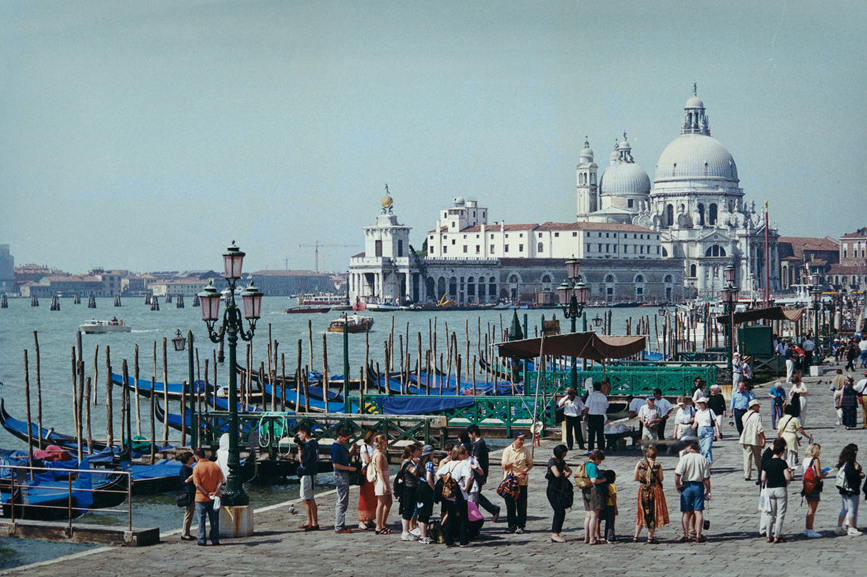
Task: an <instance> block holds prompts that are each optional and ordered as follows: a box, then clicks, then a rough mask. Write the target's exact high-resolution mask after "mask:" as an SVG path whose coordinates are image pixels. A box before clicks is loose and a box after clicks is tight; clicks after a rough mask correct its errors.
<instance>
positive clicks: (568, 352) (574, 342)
mask: <svg viewBox="0 0 867 577" xmlns="http://www.w3.org/2000/svg"><path fill="white" fill-rule="evenodd" d="M497 347H499V349H500V352H499V355H500V356H501V357H512V358H518V359H531V358H535V357H538V356H539V352H540V350H541V348H542V339H541V338H538V339H524V340H520V341H511V342H505V343H497ZM644 347H645V337H643V336H634V337H616V336H599V335H597V334H596V333H593V332H589V333H569V334H565V335H555V336H551V337H545V349H544V351H543V354H545V355H562V356H565V357H577V358H579V359H591V360H594V361H603V360H605V359H623V358H626V357H629V356H632V355H635V354H638V353H640V352H641V351H643V350H644Z"/></svg>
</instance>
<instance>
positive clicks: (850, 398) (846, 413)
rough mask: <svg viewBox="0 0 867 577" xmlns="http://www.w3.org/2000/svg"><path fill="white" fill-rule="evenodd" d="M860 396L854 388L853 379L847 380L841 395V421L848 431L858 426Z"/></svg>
mask: <svg viewBox="0 0 867 577" xmlns="http://www.w3.org/2000/svg"><path fill="white" fill-rule="evenodd" d="M859 396H860V395H858V393H857V391H855V388H854V387H853V386H852V379H846V383H845V384H844V385H843V393H842V394H841V395H840V410H841V411H842V413H843V417H842V418H841V421H842V423H843V426H844V427H846V430H847V431H849V430H851V429H854V428H856V427H857V426H858V405H859V404H860V399H859Z"/></svg>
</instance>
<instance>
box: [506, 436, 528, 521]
mask: <svg viewBox="0 0 867 577" xmlns="http://www.w3.org/2000/svg"><path fill="white" fill-rule="evenodd" d="M501 463H502V465H503V478H504V479H505V478H506V476H507V475H509V474H512V475H514V476H515V478H517V479H518V487H519V492H518V495H517V496H516V497H515V498H512V497H508V496H507V497H504V499H505V501H506V513H507V515H508V521H509V529H508V530H509V533H518V534H521V533H523V532H524V527H525V526H526V524H527V482H528V478H529V475H528V473H529V472H530V469H532V468H533V459H531V458H530V451H528V450H527V449H525V448H524V433H521V432H517V433H515V439H514V440H513V441H512V444H511V445H509V446H508V447H506V448H505V449H503V458H502V461H501Z"/></svg>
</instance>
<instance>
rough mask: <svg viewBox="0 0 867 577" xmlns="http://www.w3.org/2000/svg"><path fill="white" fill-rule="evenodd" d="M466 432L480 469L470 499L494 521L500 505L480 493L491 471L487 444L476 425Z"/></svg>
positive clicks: (498, 515) (498, 514) (472, 453)
mask: <svg viewBox="0 0 867 577" xmlns="http://www.w3.org/2000/svg"><path fill="white" fill-rule="evenodd" d="M578 430H579V431H580V430H581V427H578ZM467 434H468V435H469V436H470V441H472V443H473V450H472V452H471V456H472V457H473V458H474V459H475V460H476V461H477V462H478V464H479V469H480V471H476V478H475V483H473V490H472V492H471V493H470V501H472V502H473V503H474V504H475V505H477V506H479V507H481V508H482V509H484V510H485V511H487V512H488V513H490V514H491V515H492V516H493V519H492V522H493V523H496V522H497V520H498V519H499V518H500V507H499V506H498V505H494V504H493V503H491V501H490V500H488V498H487V497H486V496H485V495H483V494H482V489H484V487H485V483H487V481H488V475H490V473H491V460H490V451H489V450H488V444H487V443H486V442H485V439H484V438H482V432H481V430H480V429H479V426H478V425H470V426H469V427H467ZM579 439H582V442H583V437H579ZM582 448H583V446H582Z"/></svg>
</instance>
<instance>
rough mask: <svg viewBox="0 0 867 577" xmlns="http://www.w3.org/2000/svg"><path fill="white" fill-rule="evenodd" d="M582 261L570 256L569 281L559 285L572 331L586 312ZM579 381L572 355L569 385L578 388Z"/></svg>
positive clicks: (558, 293) (565, 314)
mask: <svg viewBox="0 0 867 577" xmlns="http://www.w3.org/2000/svg"><path fill="white" fill-rule="evenodd" d="M579 267H580V261H578V259H575V258H570V259H569V260H567V261H566V276H567V277H568V282H567V281H565V280H564V281H563V283H562V284H561V285H560V286H559V287H557V295H558V297H559V299H560V306H561V307H563V316H565V317H566V318H567V319H569V320H570V321H571V322H572V332H573V333H574V332H575V330H576V327H575V321H577V320H578V319H579V318H580V317H581V315H582V314H583V313H584V306H585V305H586V304H587V293H588V292H589V291H588V289H587V285H585V284H584V282H583V281H579V280H578V279H579V276H578V269H579ZM577 382H578V367H577V365H576V364H575V357H572V370H571V373H570V375H569V385H570V386H571V387H572V388H576V389H577V385H576V383H577Z"/></svg>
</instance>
